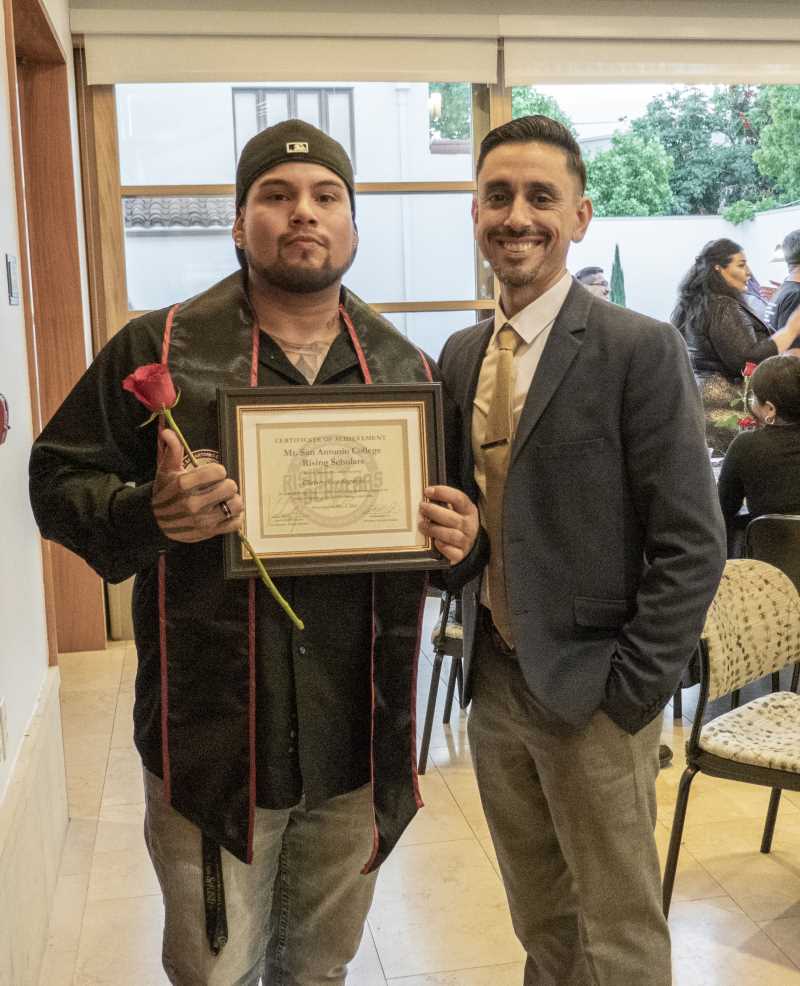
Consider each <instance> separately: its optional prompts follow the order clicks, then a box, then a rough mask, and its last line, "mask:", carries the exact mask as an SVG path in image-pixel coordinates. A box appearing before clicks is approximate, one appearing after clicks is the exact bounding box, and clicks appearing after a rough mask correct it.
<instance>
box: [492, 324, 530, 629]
mask: <svg viewBox="0 0 800 986" xmlns="http://www.w3.org/2000/svg"><path fill="white" fill-rule="evenodd" d="M520 342H522V339H521V338H520V336H518V335H517V333H516V331H515V330H514V327H513V326H512V325H509V324H508V323H506V324H505V325H504V326H503V327H502V328H501V329H500V331H499V332H498V333H497V349H498V354H497V364H496V366H497V372H496V374H495V378H494V379H495V384H494V394H493V396H492V399H491V402H490V404H489V413H488V414H487V416H486V436H485V438H484V440H483V445H482V447H483V453H484V470H485V473H486V527H487V533H488V535H489V540H490V542H491V545H492V553H491V558H490V561H489V603H490V605H491V607H492V621H493V622H494V625H495V626H496V627H497V629H498V630H499V631H500V633H501V634H502V636H503V638H504V640H505V641H506V643H508V644H509V645H511V646H513V643H514V641H513V639H512V633H511V627H510V624H509V617H508V603H507V600H506V579H505V568H504V565H503V494H504V492H505V485H506V473H507V471H508V460H509V457H510V453H511V439H512V437H513V434H514V405H513V400H514V353H515V352H516V349H517V346H519V344H520Z"/></svg>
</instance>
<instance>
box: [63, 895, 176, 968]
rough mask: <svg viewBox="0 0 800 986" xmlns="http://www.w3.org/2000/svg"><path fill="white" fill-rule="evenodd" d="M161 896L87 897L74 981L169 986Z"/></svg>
mask: <svg viewBox="0 0 800 986" xmlns="http://www.w3.org/2000/svg"><path fill="white" fill-rule="evenodd" d="M163 920H164V910H163V905H162V902H161V897H160V896H148V897H128V898H126V899H123V900H97V901H89V902H88V903H87V905H86V913H85V915H84V919H83V930H82V932H81V942H80V946H79V948H78V959H77V964H76V970H75V986H168V980H167V977H166V975H165V974H164V971H163V969H162V968H161V947H160V942H161V929H162V926H163Z"/></svg>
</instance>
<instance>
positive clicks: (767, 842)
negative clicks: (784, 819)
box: [761, 787, 781, 852]
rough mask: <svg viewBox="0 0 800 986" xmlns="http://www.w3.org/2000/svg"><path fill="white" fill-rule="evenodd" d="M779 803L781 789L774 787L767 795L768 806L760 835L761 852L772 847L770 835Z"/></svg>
mask: <svg viewBox="0 0 800 986" xmlns="http://www.w3.org/2000/svg"><path fill="white" fill-rule="evenodd" d="M780 803H781V789H780V788H779V787H774V788H773V789H772V794H771V795H770V797H769V808H767V820H766V822H764V834H763V835H762V836H761V852H769V851H770V849H772V836H773V834H774V832H775V822H776V821H777V818H778V806H779V805H780Z"/></svg>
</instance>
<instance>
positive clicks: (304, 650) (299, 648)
mask: <svg viewBox="0 0 800 986" xmlns="http://www.w3.org/2000/svg"><path fill="white" fill-rule="evenodd" d="M297 650H298V652H299V653H300V654H305V652H306V649H305V647H304V646H303V645H302V644H301V645H300V646H299V647H298V648H297Z"/></svg>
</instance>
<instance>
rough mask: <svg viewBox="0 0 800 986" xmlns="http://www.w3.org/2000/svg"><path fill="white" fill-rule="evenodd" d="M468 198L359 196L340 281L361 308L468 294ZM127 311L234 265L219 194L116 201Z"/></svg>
mask: <svg viewBox="0 0 800 986" xmlns="http://www.w3.org/2000/svg"><path fill="white" fill-rule="evenodd" d="M470 202H471V198H470V195H469V194H464V193H450V194H441V195H440V194H425V195H362V196H360V197H359V198H358V200H357V212H356V221H357V224H358V231H359V249H358V254H357V256H356V259H355V262H354V264H353V266H352V268H351V269H350V271H349V272H348V273H347V274H346V275H345V278H344V282H345V284H346V285H347V286H348V287H349V288H351V289H352V290H353V291H355V293H356V294H358V295H360V296H361V297H362V298H364V300H365V301H369V302H385V301H438V300H440V299H442V300H443V299H452V300H456V301H462V300H464V301H466V300H469V299H471V298H474V297H475V262H474V252H473V241H472V220H471V218H470ZM123 208H124V217H125V256H126V269H127V276H128V300H129V304H130V307H131V309H132V310H135V311H139V310H142V309H149V308H160V307H163V306H165V305H170V304H174V303H175V302H176V301H180V300H182V299H183V298H188V297H191V296H192V295H193V294H196V293H197V292H198V291H203V290H205V289H206V288H208V287H211V285H212V284H214V283H215V282H216V281H218V280H219V279H220V278H222V277H224V276H225V275H226V274H229V273H230V272H231V270H234V269H236V268H237V266H238V265H237V261H236V257H235V254H234V251H233V243H232V241H231V234H230V230H231V226H232V224H233V219H234V205H233V200H232V199H230V198H228V197H226V196H196V197H191V198H189V197H171V198H156V197H152V198H150V197H146V198H132V197H129V198H125V199H124V200H123Z"/></svg>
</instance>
